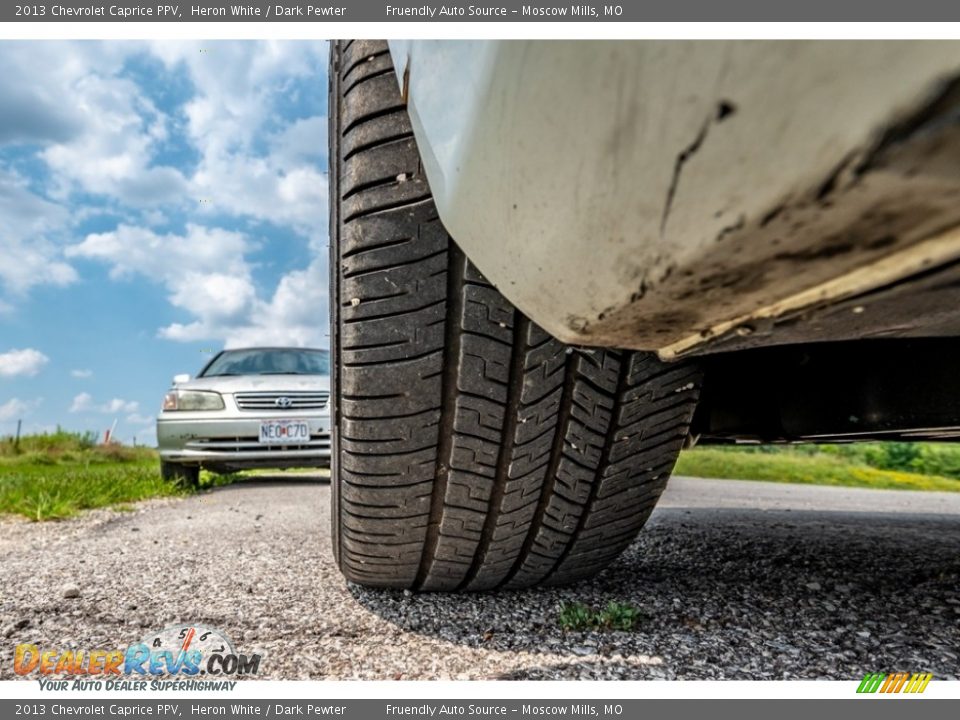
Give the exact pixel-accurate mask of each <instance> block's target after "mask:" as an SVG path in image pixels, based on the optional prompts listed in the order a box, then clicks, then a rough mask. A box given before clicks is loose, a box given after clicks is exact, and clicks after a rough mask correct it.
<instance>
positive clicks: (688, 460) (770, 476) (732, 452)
mask: <svg viewBox="0 0 960 720" xmlns="http://www.w3.org/2000/svg"><path fill="white" fill-rule="evenodd" d="M904 445H907V446H913V447H915V448H919V451H918V452H917V453H913V452H912V451H907V452H906V453H905V455H906V456H908V457H906V458H905V461H904V463H902V465H903V466H905V467H906V468H908V469H891V468H889V467H876V465H877V464H888V465H890V464H896V458H897V457H898V453H899V452H900V451H901V448H899V447H897V446H904ZM929 445H931V444H930V443H875V444H872V445H861V446H829V445H828V446H805V447H783V448H771V447H763V448H755V447H749V448H733V447H703V448H695V449H693V450H687V451H684V452H683V453H681V454H680V459H679V461H678V462H677V467H676V469H675V470H674V474H676V475H690V476H693V477H705V478H720V479H736V480H767V481H770V482H784V483H802V484H809V485H837V486H844V487H864V488H877V489H885V490H941V491H944V490H945V491H952V492H960V479H955V478H952V477H945V476H943V475H937V474H925V473H924V472H920V471H916V470H912V469H909V468H912V467H921V468H922V467H924V463H926V466H927V467H938V468H940V469H943V468H947V469H950V468H951V466H952V462H953V459H954V458H953V454H954V453H955V452H957V450H960V448H957V449H955V448H953V447H950V448H949V450H948V451H946V450H945V448H944V447H943V446H941V447H938V448H934V449H931V450H929V451H927V450H926V449H925V447H924V446H929ZM925 455H929V456H930V457H926V458H925V457H924V456H925ZM890 458H894V460H893V461H891V460H890Z"/></svg>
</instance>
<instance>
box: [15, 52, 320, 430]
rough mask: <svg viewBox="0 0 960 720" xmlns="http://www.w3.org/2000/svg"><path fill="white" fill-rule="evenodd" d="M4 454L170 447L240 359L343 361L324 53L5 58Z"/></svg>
mask: <svg viewBox="0 0 960 720" xmlns="http://www.w3.org/2000/svg"><path fill="white" fill-rule="evenodd" d="M0 67H2V68H3V69H4V72H3V73H2V74H0V98H3V104H2V107H0V436H4V435H11V434H13V433H14V432H15V430H16V426H17V421H18V420H22V422H23V433H24V434H27V433H37V432H49V431H53V430H55V429H56V428H57V427H58V426H60V427H62V428H64V429H68V430H74V431H94V432H100V433H102V432H103V431H104V430H105V429H106V428H108V427H110V426H111V425H112V424H113V423H114V421H116V423H117V427H116V437H118V438H119V439H121V440H123V441H125V442H131V441H132V440H133V439H134V438H136V439H137V442H138V443H144V444H152V443H154V442H155V432H154V427H153V426H154V420H155V417H156V413H157V411H158V409H159V406H160V402H161V399H162V397H163V394H164V392H165V391H166V389H167V388H168V387H169V384H170V380H171V378H172V377H173V375H175V374H177V373H190V374H191V375H193V374H195V373H196V372H197V370H199V369H200V367H201V366H202V365H203V364H204V363H205V362H206V360H207V359H209V357H210V354H211V353H213V352H216V351H217V350H219V349H221V348H223V347H240V346H250V345H266V344H271V345H278V344H282V345H285V344H290V345H299V346H310V347H327V345H328V338H327V332H328V325H327V261H326V253H327V248H326V246H327V178H326V166H327V151H326V147H327V137H326V133H327V120H326V114H327V76H326V72H327V45H326V43H325V42H321V41H306V42H292V41H276V42H270V41H267V42H199V41H197V42H193V41H191V42H173V41H156V42H116V41H111V42H107V43H100V42H89V41H84V42H71V43H68V42H59V41H40V42H38V41H29V42H26V41H25V42H13V41H3V42H0Z"/></svg>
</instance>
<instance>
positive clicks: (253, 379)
mask: <svg viewBox="0 0 960 720" xmlns="http://www.w3.org/2000/svg"><path fill="white" fill-rule="evenodd" d="M176 387H177V388H178V389H180V390H216V391H217V392H219V393H238V392H296V391H311V390H312V391H316V390H327V391H329V390H330V377H329V376H327V375H235V376H231V375H227V376H221V377H205V378H195V379H193V380H190V381H189V382H185V383H180V384H178V385H177V386H176Z"/></svg>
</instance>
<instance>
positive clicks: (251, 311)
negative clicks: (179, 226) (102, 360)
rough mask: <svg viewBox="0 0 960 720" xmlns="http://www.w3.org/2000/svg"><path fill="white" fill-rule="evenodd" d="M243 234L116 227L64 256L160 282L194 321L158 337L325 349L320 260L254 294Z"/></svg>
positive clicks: (113, 273) (324, 293)
mask: <svg viewBox="0 0 960 720" xmlns="http://www.w3.org/2000/svg"><path fill="white" fill-rule="evenodd" d="M254 248H255V245H254V244H253V243H251V242H250V241H249V240H248V239H247V238H246V237H245V236H244V235H242V234H240V233H235V232H229V231H226V230H219V229H209V228H204V227H201V226H198V225H188V226H187V232H186V233H185V234H184V235H173V234H166V235H159V234H157V233H154V232H153V231H152V230H148V229H145V228H138V227H130V226H127V225H121V226H120V227H119V228H117V230H115V231H113V232H107V233H99V234H94V235H88V236H87V237H86V239H84V241H83V242H81V243H79V244H78V245H75V246H73V247H71V248H69V249H68V250H67V256H68V257H83V258H87V259H97V260H101V261H103V262H106V263H108V264H109V265H110V266H111V267H110V275H111V276H112V277H115V278H123V277H132V276H135V275H140V276H143V277H147V278H150V279H152V280H154V281H157V282H160V283H162V284H163V285H164V286H165V287H166V289H167V292H168V297H169V300H170V302H171V304H173V305H174V306H175V307H178V308H181V309H183V310H185V311H187V312H188V313H189V314H190V315H192V316H193V317H194V318H196V319H195V320H194V321H192V322H187V323H173V324H171V325H169V326H167V327H165V328H161V329H160V330H159V333H158V334H159V335H160V337H163V338H167V339H169V340H178V341H183V342H190V341H195V340H222V341H224V342H225V343H226V344H228V345H230V346H232V347H236V346H238V345H263V344H291V345H303V346H306V345H313V346H315V345H325V344H326V338H325V336H324V333H325V327H326V317H327V273H326V262H325V259H319V260H316V261H314V262H313V263H312V264H311V265H310V266H309V267H308V268H306V269H304V270H295V271H293V272H290V273H288V274H287V275H286V276H284V277H283V278H282V279H281V280H280V282H279V283H278V285H277V288H276V290H275V291H274V293H273V296H272V297H271V298H270V299H269V300H263V299H261V298H260V297H258V295H257V291H256V287H255V285H254V282H253V278H252V275H251V268H250V266H249V264H248V263H247V261H246V260H245V255H246V253H247V252H249V251H250V250H252V249H254Z"/></svg>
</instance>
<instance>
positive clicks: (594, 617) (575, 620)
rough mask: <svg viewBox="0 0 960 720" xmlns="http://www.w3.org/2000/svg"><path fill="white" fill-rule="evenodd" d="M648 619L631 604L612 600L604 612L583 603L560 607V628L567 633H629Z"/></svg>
mask: <svg viewBox="0 0 960 720" xmlns="http://www.w3.org/2000/svg"><path fill="white" fill-rule="evenodd" d="M645 619H647V616H646V615H645V614H644V613H643V611H641V610H639V609H638V608H636V607H634V606H633V605H631V604H629V603H622V602H617V601H615V600H611V601H610V602H609V603H607V606H606V607H605V608H603V609H602V610H599V609H596V608H592V607H588V606H587V605H584V604H583V603H581V602H572V603H568V602H565V603H563V604H562V605H561V606H560V616H559V622H560V627H561V628H563V629H564V630H567V631H587V630H619V631H622V632H629V631H632V630H636V629H637V626H638V625H639V624H640V623H641V622H642V621H643V620H645Z"/></svg>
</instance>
